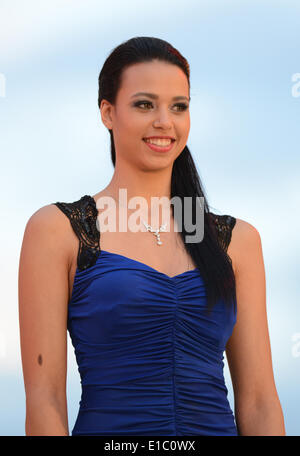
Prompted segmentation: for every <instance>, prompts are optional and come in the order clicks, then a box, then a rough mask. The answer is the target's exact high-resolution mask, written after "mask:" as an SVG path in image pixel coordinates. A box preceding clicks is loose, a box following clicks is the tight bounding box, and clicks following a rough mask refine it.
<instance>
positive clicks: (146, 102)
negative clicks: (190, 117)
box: [134, 100, 188, 112]
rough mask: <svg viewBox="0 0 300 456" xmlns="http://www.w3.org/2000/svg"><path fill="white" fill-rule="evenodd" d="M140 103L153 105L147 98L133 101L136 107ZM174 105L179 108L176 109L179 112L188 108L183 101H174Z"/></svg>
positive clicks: (140, 104)
mask: <svg viewBox="0 0 300 456" xmlns="http://www.w3.org/2000/svg"><path fill="white" fill-rule="evenodd" d="M142 105H146V106H149V105H150V106H152V107H153V104H152V102H151V101H147V100H142V101H136V102H135V103H134V106H136V107H140V106H142ZM174 106H177V107H179V108H180V109H179V110H177V111H179V112H182V111H186V110H187V109H188V105H187V104H185V103H176V104H175V105H174Z"/></svg>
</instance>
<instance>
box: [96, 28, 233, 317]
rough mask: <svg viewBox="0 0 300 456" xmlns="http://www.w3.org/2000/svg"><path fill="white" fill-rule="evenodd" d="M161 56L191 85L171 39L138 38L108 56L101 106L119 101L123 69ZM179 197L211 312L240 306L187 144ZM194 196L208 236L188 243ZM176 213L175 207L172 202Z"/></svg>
mask: <svg viewBox="0 0 300 456" xmlns="http://www.w3.org/2000/svg"><path fill="white" fill-rule="evenodd" d="M153 59H158V60H160V61H163V62H167V63H172V64H174V65H177V66H178V67H179V68H181V69H182V71H183V72H184V73H185V75H186V77H187V80H188V84H189V88H190V67H189V64H188V62H187V60H186V59H185V58H184V57H183V56H182V55H181V54H180V52H179V51H178V50H177V49H175V48H174V47H173V46H172V45H171V44H169V43H168V42H167V41H164V40H161V39H159V38H154V37H144V36H143V37H134V38H131V39H129V40H127V41H125V42H123V43H121V44H120V45H119V46H117V47H116V48H114V49H113V51H112V52H111V53H110V55H109V56H108V57H107V59H106V61H105V62H104V65H103V67H102V69H101V72H100V74H99V80H98V81H99V92H98V106H99V108H100V105H101V101H102V100H103V99H105V100H107V101H108V102H110V103H111V104H115V100H116V96H117V93H118V90H119V87H120V84H121V77H122V72H123V71H124V70H125V68H127V67H129V66H130V65H133V64H136V63H142V62H151V61H152V60H153ZM109 133H110V140H111V160H112V163H113V166H115V162H116V152H115V145H114V137H113V131H112V130H109ZM174 196H176V197H177V198H179V199H180V200H181V202H182V214H181V217H182V228H181V231H179V232H180V235H181V237H182V240H183V242H184V245H185V248H186V250H187V252H188V253H189V254H190V255H191V257H192V259H193V261H194V262H195V264H196V265H197V268H198V269H199V271H200V274H201V277H202V278H203V281H204V284H205V287H206V297H207V304H208V307H207V311H208V312H209V313H210V311H211V310H212V308H213V306H214V305H215V304H216V303H217V301H219V300H223V301H224V302H225V303H226V305H227V307H228V308H231V305H232V303H233V304H234V305H236V287H235V277H234V272H233V269H232V264H231V260H230V258H229V257H228V255H227V253H226V251H225V250H224V249H223V248H222V247H221V246H220V243H219V242H218V239H217V233H216V229H215V226H214V223H213V221H212V217H211V216H210V211H209V205H208V202H207V198H206V196H205V193H204V189H203V186H202V184H201V180H200V177H199V175H198V172H197V169H196V166H195V163H194V160H193V158H192V155H191V153H190V151H189V149H188V147H187V146H185V147H184V149H183V150H182V152H181V153H180V155H179V156H178V157H177V158H176V160H175V161H174V164H173V169H172V179H171V198H173V197H174ZM186 196H189V197H192V199H191V201H192V218H193V222H192V223H195V221H196V204H197V202H196V199H197V198H194V197H197V196H198V197H202V198H203V199H202V200H201V201H202V202H203V203H202V211H203V212H204V237H203V239H202V241H200V242H198V243H195V242H194V243H190V242H185V237H186V235H191V233H188V232H186V230H185V227H186V226H185V223H184V215H185V211H184V197H186ZM171 207H172V211H173V215H174V207H173V205H171ZM175 212H176V211H175Z"/></svg>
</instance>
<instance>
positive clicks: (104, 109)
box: [100, 100, 113, 130]
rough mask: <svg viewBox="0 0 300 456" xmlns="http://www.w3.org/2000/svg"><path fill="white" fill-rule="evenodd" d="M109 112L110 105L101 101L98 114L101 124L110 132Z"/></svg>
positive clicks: (110, 109)
mask: <svg viewBox="0 0 300 456" xmlns="http://www.w3.org/2000/svg"><path fill="white" fill-rule="evenodd" d="M111 111H112V106H111V104H110V103H109V102H108V101H106V100H102V101H101V104H100V114H101V119H102V122H103V124H104V125H105V126H106V128H108V130H111V129H112V125H113V122H112V115H111Z"/></svg>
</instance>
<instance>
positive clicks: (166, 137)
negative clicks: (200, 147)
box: [143, 136, 175, 141]
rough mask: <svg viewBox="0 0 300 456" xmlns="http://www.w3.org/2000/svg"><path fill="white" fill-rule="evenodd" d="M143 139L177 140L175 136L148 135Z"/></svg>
mask: <svg viewBox="0 0 300 456" xmlns="http://www.w3.org/2000/svg"><path fill="white" fill-rule="evenodd" d="M143 139H172V141H175V138H173V136H147V137H146V138H143Z"/></svg>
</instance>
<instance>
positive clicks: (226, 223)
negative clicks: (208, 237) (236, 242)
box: [210, 212, 236, 252]
mask: <svg viewBox="0 0 300 456" xmlns="http://www.w3.org/2000/svg"><path fill="white" fill-rule="evenodd" d="M210 215H211V218H212V221H213V223H214V227H215V229H216V234H217V238H218V241H219V244H220V245H221V247H222V248H223V250H225V252H227V249H228V246H229V244H230V241H231V235H232V230H233V228H234V226H235V224H236V218H235V217H233V216H231V215H217V214H214V213H212V212H210Z"/></svg>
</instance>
